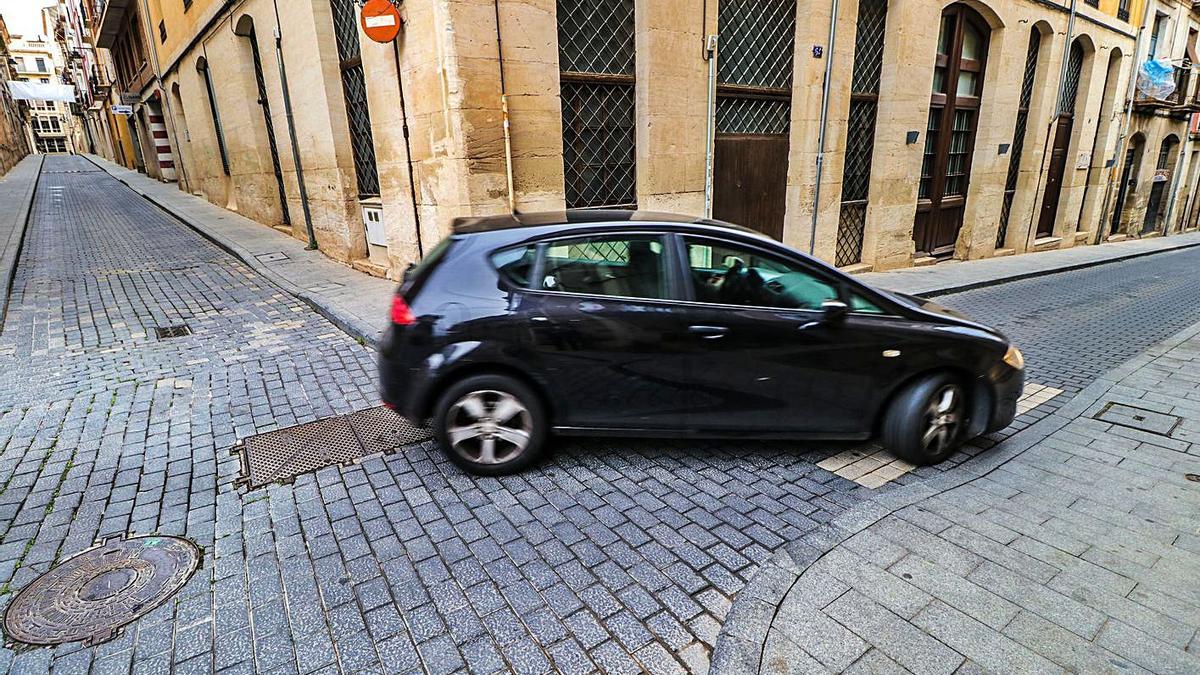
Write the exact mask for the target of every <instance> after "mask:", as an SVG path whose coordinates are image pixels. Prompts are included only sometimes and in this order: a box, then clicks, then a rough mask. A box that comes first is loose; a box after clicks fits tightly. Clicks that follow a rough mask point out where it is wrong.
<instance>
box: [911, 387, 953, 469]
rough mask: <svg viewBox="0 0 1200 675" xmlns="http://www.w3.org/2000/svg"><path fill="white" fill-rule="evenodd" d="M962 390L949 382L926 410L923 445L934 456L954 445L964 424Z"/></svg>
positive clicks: (932, 399)
mask: <svg viewBox="0 0 1200 675" xmlns="http://www.w3.org/2000/svg"><path fill="white" fill-rule="evenodd" d="M962 400H963V397H962V390H961V389H959V387H958V386H957V385H953V384H948V385H946V386H944V387H942V388H941V389H939V390H938V391H937V393H936V394H934V395H933V396H932V397H931V398H930V399H929V406H928V407H927V408H926V410H925V420H926V424H925V433H924V434H923V435H922V436H921V445H922V446H923V447H924V448H925V450H926V452H928V453H930V454H931V455H934V456H940V455H943V454H945V453H946V452H947V451H948V450H949V449H951V448H952V447H953V443H954V441H955V439H957V438H958V432H959V428H960V427H961V425H962V411H961V408H962Z"/></svg>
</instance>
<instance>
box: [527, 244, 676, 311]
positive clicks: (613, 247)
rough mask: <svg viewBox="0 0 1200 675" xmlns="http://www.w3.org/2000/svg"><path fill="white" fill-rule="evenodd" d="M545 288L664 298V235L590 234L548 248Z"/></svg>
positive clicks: (665, 279) (549, 289) (665, 269)
mask: <svg viewBox="0 0 1200 675" xmlns="http://www.w3.org/2000/svg"><path fill="white" fill-rule="evenodd" d="M545 266H546V269H545V276H544V277H542V288H543V289H545V290H548V291H559V292H562V293H581V294H586V295H604V296H618V297H626V298H653V299H665V298H667V297H668V293H667V256H666V250H665V248H664V247H663V243H662V240H661V238H659V237H655V236H637V237H589V238H583V239H571V240H565V241H557V242H554V243H553V244H551V245H550V246H549V247H548V248H547V250H546V265H545Z"/></svg>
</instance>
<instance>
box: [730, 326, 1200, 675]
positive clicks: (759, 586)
mask: <svg viewBox="0 0 1200 675" xmlns="http://www.w3.org/2000/svg"><path fill="white" fill-rule="evenodd" d="M1197 335H1200V323H1198V324H1194V325H1192V326H1189V327H1188V328H1185V329H1184V330H1182V331H1179V332H1178V333H1176V334H1175V335H1173V336H1171V337H1169V338H1167V339H1166V340H1163V341H1161V342H1159V343H1158V344H1156V345H1155V346H1153V347H1151V348H1150V349H1148V350H1146V351H1145V352H1144V353H1142V354H1139V355H1138V356H1136V357H1134V358H1133V359H1130V360H1129V361H1127V362H1126V363H1124V364H1122V365H1120V366H1117V367H1116V368H1113V369H1112V370H1110V371H1108V372H1107V373H1105V374H1104V375H1102V376H1100V377H1099V378H1097V379H1096V381H1095V382H1093V383H1092V384H1090V385H1088V386H1087V387H1086V388H1084V389H1083V390H1082V391H1080V392H1079V393H1078V394H1076V395H1075V396H1074V397H1073V398H1072V399H1071V400H1070V401H1068V402H1067V403H1066V404H1064V405H1063V406H1062V407H1061V408H1059V409H1058V410H1056V411H1055V412H1054V413H1052V414H1051V415H1049V416H1047V417H1045V418H1043V419H1042V420H1040V421H1038V422H1037V423H1035V424H1033V425H1031V426H1030V427H1029V428H1028V429H1025V430H1024V431H1021V432H1019V433H1017V434H1015V435H1013V436H1011V437H1009V438H1008V439H1007V440H1005V441H1004V442H1002V443H1000V444H998V445H996V446H995V447H994V448H992V449H991V450H989V451H988V452H985V453H982V454H980V455H977V456H975V457H974V458H972V459H970V460H968V461H966V462H964V463H963V464H962V465H960V466H959V467H958V468H956V469H955V470H954V471H953V472H946V473H944V474H941V475H939V476H935V477H933V478H930V479H927V480H924V481H921V482H919V483H913V484H910V485H907V486H904V487H900V488H897V489H895V490H891V491H887V492H884V493H882V494H880V495H879V496H878V497H875V498H873V499H870V500H867V501H864V502H862V503H860V504H858V505H856V506H854V507H852V508H851V509H849V510H848V511H846V512H844V513H842V514H841V515H839V516H837V517H835V518H834V519H833V520H831V521H830V522H829V523H828V524H826V525H825V526H824V527H823V528H822V529H820V530H818V531H816V532H814V533H812V534H810V535H808V536H806V537H804V538H803V539H800V540H797V541H794V542H791V543H789V544H785V545H784V546H783V547H782V548H779V549H777V550H776V551H775V552H774V553H773V554H772V555H771V557H770V558H768V559H767V561H766V562H764V563H763V565H762V566H761V567H760V568H759V569H758V571H757V572H755V574H754V576H753V577H751V578H750V580H749V582H748V583H747V584H746V586H745V588H743V589H742V590H741V592H740V593H739V594H738V596H737V597H736V598H735V599H734V601H733V605H732V606H731V607H730V610H729V614H728V616H727V617H726V619H725V624H724V625H723V626H722V628H721V631H720V633H719V634H718V636H717V641H716V644H715V646H714V647H713V655H712V667H711V670H710V673H712V675H726V674H728V675H735V674H736V675H744V674H745V673H758V672H761V665H762V660H763V653H764V650H765V647H766V641H767V633H768V631H769V629H770V627H771V624H772V622H773V619H774V618H775V615H776V613H777V612H778V610H779V607H780V605H781V604H782V603H783V600H784V598H785V597H786V596H787V594H788V592H789V591H790V590H791V589H792V587H793V586H794V585H795V584H796V582H797V581H798V580H799V579H800V576H801V575H802V574H804V572H805V570H807V569H808V568H809V567H811V566H812V565H813V564H815V563H816V562H817V561H818V560H820V559H821V558H822V557H823V556H825V555H826V554H827V553H829V552H830V551H832V550H833V549H835V548H837V547H838V546H839V545H840V544H842V542H844V541H846V540H847V539H849V538H850V537H852V536H853V535H855V534H858V533H859V532H861V531H863V530H865V529H867V528H868V527H870V526H871V525H873V524H875V523H876V522H878V521H880V520H882V519H883V518H885V517H887V516H889V515H891V514H893V513H895V512H896V511H899V510H901V509H903V508H905V507H907V506H912V505H914V504H917V503H919V502H921V501H923V500H925V499H927V498H929V497H933V496H935V495H938V494H941V493H944V492H947V491H949V490H953V489H954V488H957V487H961V486H962V485H965V484H967V483H970V482H972V481H974V480H976V479H977V478H981V477H983V476H986V475H988V474H989V473H991V472H992V471H994V470H996V469H997V468H999V467H1001V466H1003V465H1004V464H1006V463H1007V462H1009V461H1011V460H1012V459H1014V458H1016V457H1018V456H1020V455H1021V454H1022V453H1024V452H1025V451H1026V450H1028V449H1029V448H1031V447H1033V446H1035V445H1037V444H1038V443H1040V442H1041V441H1043V440H1044V439H1045V438H1046V437H1048V436H1050V435H1051V434H1053V433H1055V432H1056V431H1058V430H1059V429H1061V428H1063V427H1064V426H1066V425H1067V424H1068V423H1070V422H1071V421H1072V420H1074V419H1076V418H1077V417H1079V416H1081V415H1083V414H1084V412H1085V411H1087V409H1088V408H1090V407H1091V406H1092V405H1094V404H1095V403H1097V402H1098V401H1099V400H1100V399H1101V398H1102V397H1103V396H1104V395H1105V394H1107V393H1108V392H1109V391H1110V390H1111V389H1112V388H1113V387H1114V386H1116V385H1117V384H1118V383H1119V382H1120V381H1121V380H1123V379H1124V378H1126V377H1128V376H1129V375H1132V374H1133V373H1135V372H1137V371H1138V370H1139V369H1141V368H1143V367H1145V366H1146V365H1148V364H1150V363H1151V362H1153V361H1154V359H1155V358H1156V357H1157V356H1161V355H1163V354H1165V353H1166V352H1168V351H1170V350H1171V349H1173V348H1175V347H1177V346H1179V345H1180V344H1182V343H1184V342H1186V341H1188V340H1189V339H1192V338H1194V337H1196V336H1197Z"/></svg>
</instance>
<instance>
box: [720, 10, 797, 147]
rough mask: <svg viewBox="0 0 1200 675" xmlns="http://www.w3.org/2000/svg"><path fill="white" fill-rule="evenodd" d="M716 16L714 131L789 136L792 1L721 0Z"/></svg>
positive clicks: (794, 15)
mask: <svg viewBox="0 0 1200 675" xmlns="http://www.w3.org/2000/svg"><path fill="white" fill-rule="evenodd" d="M717 12H718V22H719V25H720V27H721V39H720V43H719V45H720V48H719V52H718V59H717V94H718V99H717V132H718V133H725V134H786V133H788V130H789V129H790V127H791V124H790V114H789V113H790V111H791V89H792V70H793V66H794V64H795V51H796V42H795V36H796V2H795V0H722V2H721V3H720V6H719V7H718V10H717Z"/></svg>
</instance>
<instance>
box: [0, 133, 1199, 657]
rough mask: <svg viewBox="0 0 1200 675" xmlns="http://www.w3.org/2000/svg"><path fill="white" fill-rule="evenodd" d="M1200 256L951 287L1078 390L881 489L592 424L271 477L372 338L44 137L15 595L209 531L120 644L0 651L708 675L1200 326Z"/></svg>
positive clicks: (7, 597)
mask: <svg viewBox="0 0 1200 675" xmlns="http://www.w3.org/2000/svg"><path fill="white" fill-rule="evenodd" d="M1197 269H1200V249H1189V250H1183V251H1178V252H1171V253H1162V254H1158V255H1155V256H1151V257H1147V258H1139V259H1134V260H1128V261H1123V262H1117V263H1112V264H1109V265H1104V266H1101V267H1094V268H1089V269H1084V270H1078V271H1074V272H1068V273H1063V274H1057V275H1051V276H1045V277H1039V278H1036V279H1028V280H1024V281H1017V282H1012V283H1009V284H1004V285H1001V286H994V287H989V288H983V289H978V290H974V291H969V292H965V293H960V294H956V295H951V296H946V297H944V298H940V299H939V302H942V303H944V304H946V305H948V306H951V307H954V308H957V309H960V310H962V311H964V312H966V313H968V314H970V315H972V316H973V317H975V318H978V319H980V320H981V321H985V322H988V323H991V324H994V325H996V326H997V327H998V328H1000V329H1001V330H1004V331H1005V332H1007V333H1008V334H1009V335H1010V337H1012V338H1013V339H1014V340H1015V341H1016V343H1017V344H1019V345H1020V346H1021V347H1022V348H1023V349H1024V350H1025V353H1026V356H1027V359H1028V361H1029V380H1030V382H1032V383H1036V384H1039V385H1045V386H1049V387H1053V388H1055V389H1061V390H1063V392H1065V393H1064V394H1062V395H1059V396H1058V397H1057V398H1054V399H1052V400H1050V401H1049V402H1048V403H1045V404H1043V405H1042V406H1040V407H1038V408H1036V409H1035V410H1033V411H1032V412H1030V413H1028V414H1026V415H1023V416H1022V417H1021V418H1019V419H1018V421H1017V423H1016V424H1015V425H1014V427H1013V428H1012V429H1010V430H1008V431H1006V432H1004V433H1002V434H1001V435H999V436H997V437H995V438H993V439H990V440H988V441H986V442H984V443H983V444H982V445H981V446H980V447H977V448H974V449H972V450H971V452H970V453H960V456H958V457H955V458H954V459H953V460H952V461H950V462H948V463H946V464H944V465H941V466H939V467H934V468H923V469H918V470H916V471H914V472H912V473H910V474H907V475H905V476H903V477H901V478H900V479H898V480H897V481H895V482H894V483H892V484H889V485H887V486H884V487H883V488H881V489H880V490H869V489H867V488H866V487H863V486H860V485H858V484H856V483H854V482H851V481H850V480H846V479H844V478H842V477H839V476H837V475H835V474H833V473H830V472H829V471H826V470H825V469H822V468H820V467H819V466H818V463H820V462H822V461H823V460H826V459H828V458H830V457H831V456H834V455H836V454H838V453H841V452H844V451H846V450H847V449H848V446H846V445H844V444H842V445H839V444H818V445H801V444H796V443H748V442H747V443H730V442H706V443H699V444H696V443H693V444H684V443H680V442H661V441H654V442H651V441H628V440H582V441H576V440H572V441H569V442H564V443H561V444H559V445H558V446H557V447H556V452H555V454H554V456H553V457H552V459H550V460H548V461H547V462H546V463H544V464H543V465H541V466H539V467H536V468H535V469H534V470H532V471H529V472H527V473H525V474H522V475H519V476H514V477H508V478H502V479H480V478H473V477H469V476H466V475H464V474H463V473H461V472H460V471H458V470H457V469H455V468H454V467H453V466H452V465H450V464H449V463H448V462H446V461H445V460H444V459H443V458H442V456H441V454H440V451H438V450H437V448H436V447H434V446H433V445H432V444H431V443H426V444H421V445H416V446H410V447H406V448H402V449H399V450H398V451H397V452H395V453H393V454H388V455H384V456H374V457H371V458H368V459H367V460H365V461H363V462H362V463H360V464H356V465H351V466H344V467H343V466H337V467H328V468H325V469H322V470H320V471H318V472H316V473H315V474H307V475H302V476H299V477H298V478H297V479H296V480H295V482H294V483H293V484H286V485H274V486H270V487H267V488H263V489H259V490H253V491H245V490H244V489H243V490H239V489H238V488H236V487H235V481H236V480H237V478H238V476H239V462H238V459H237V457H236V456H234V455H233V454H231V452H230V450H231V448H232V447H233V446H234V445H235V444H236V443H237V442H238V441H239V440H241V439H244V438H246V437H248V436H252V435H255V434H259V433H264V432H268V431H272V430H276V429H280V428H284V427H289V426H292V425H296V424H299V423H304V422H310V421H314V420H318V419H322V418H326V417H329V416H332V415H339V414H344V413H349V412H353V411H357V410H363V409H366V408H370V407H373V406H376V405H378V401H377V395H376V387H375V383H374V381H375V375H374V370H375V365H374V361H373V355H372V353H371V351H370V350H369V349H368V348H367V347H364V346H363V345H361V344H360V343H359V342H358V341H357V340H355V339H354V338H352V337H350V336H349V335H347V334H346V333H343V332H342V331H341V330H339V329H338V328H337V327H335V326H334V325H333V324H332V323H330V322H329V321H327V320H326V319H324V318H322V317H321V316H320V315H318V314H317V313H315V312H314V311H313V310H312V308H311V307H309V306H308V305H307V304H305V303H303V302H301V301H300V300H298V299H296V298H295V297H293V296H292V295H290V294H288V293H287V292H285V291H284V290H282V289H281V288H279V287H277V286H275V285H273V284H272V283H271V282H270V281H268V280H266V279H265V278H263V277H262V276H260V275H259V274H258V273H256V272H254V271H253V270H252V269H250V267H248V266H247V265H245V264H243V263H242V262H240V261H239V260H237V259H236V258H234V257H232V256H230V255H229V254H227V253H225V252H224V251H222V250H221V249H220V248H218V247H216V246H215V245H213V244H212V243H210V242H209V241H207V240H206V239H204V238H202V237H201V236H199V235H198V234H196V233H195V232H193V231H192V230H191V229H189V228H188V227H186V226H185V225H184V224H182V223H181V222H179V221H177V220H175V219H173V218H171V217H170V216H168V215H167V214H165V213H164V212H163V211H161V210H159V209H158V208H157V207H155V206H154V205H152V204H151V203H150V202H148V201H146V200H144V199H142V198H141V197H139V196H138V195H136V194H135V193H134V192H132V191H131V190H129V189H127V188H126V187H125V186H123V185H122V184H121V183H120V182H118V181H117V180H115V179H114V178H112V177H111V176H110V175H109V174H107V173H105V172H103V171H100V170H99V169H98V168H97V167H96V165H94V164H92V163H91V162H89V161H87V160H85V159H83V158H80V157H65V156H51V157H48V158H47V159H46V162H45V165H44V169H43V175H42V178H41V182H40V184H39V187H38V191H37V196H36V201H35V203H34V208H33V214H32V217H31V220H30V224H29V230H28V233H27V235H26V237H25V242H24V248H23V250H22V253H21V257H20V261H19V265H18V268H17V273H16V277H15V281H14V283H13V289H12V295H11V298H10V299H9V301H8V312H7V315H6V318H5V322H4V325H3V332H2V333H0V373H3V380H2V382H0V584H3V586H2V587H0V605H7V603H8V602H9V601H11V599H12V597H13V594H14V593H15V592H17V591H19V590H20V589H21V588H22V587H24V586H25V585H27V584H28V583H29V582H30V581H31V580H32V579H33V578H35V577H36V576H38V575H39V574H41V573H44V572H46V571H47V570H48V569H49V568H50V567H51V566H52V565H53V564H54V563H55V561H57V560H61V559H63V558H66V557H68V556H70V555H72V554H74V553H76V552H78V551H81V550H83V549H86V548H88V547H90V546H92V545H93V543H95V542H97V541H100V540H103V539H106V538H108V537H112V536H118V535H126V534H161V535H179V536H184V537H187V538H189V539H191V540H193V541H194V542H196V543H197V544H198V545H199V546H200V547H201V548H202V549H203V551H204V563H203V567H202V568H201V570H200V571H199V572H197V574H196V575H195V576H194V577H193V578H192V580H191V582H190V583H189V584H188V585H187V587H186V588H185V589H184V591H182V592H181V593H180V594H179V595H178V596H176V598H174V599H172V600H171V601H169V602H168V603H167V604H165V605H163V606H161V607H159V608H158V609H157V610H155V611H153V612H151V613H150V614H149V615H147V616H146V617H144V618H142V619H140V620H138V621H137V622H136V623H134V624H131V625H130V626H128V627H127V628H126V630H125V631H124V632H123V633H122V634H121V635H120V636H119V637H117V638H116V639H114V640H112V641H110V642H107V643H104V644H101V645H99V646H96V647H82V646H81V645H79V644H69V645H64V646H60V647H55V648H38V649H28V648H21V649H3V650H0V670H9V671H10V672H28V673H40V672H46V671H47V670H48V669H51V668H53V669H54V670H55V671H56V672H65V673H87V672H91V673H107V672H127V671H130V670H133V671H134V672H145V673H160V672H167V671H174V672H181V673H184V672H186V673H205V672H222V673H234V672H279V673H284V672H301V673H310V672H404V671H415V672H420V671H425V672H435V673H442V672H453V671H457V670H462V669H469V670H470V671H472V672H495V671H516V672H522V673H525V672H528V673H541V672H549V671H551V670H557V671H562V672H568V673H573V672H591V671H595V670H597V669H599V670H603V671H606V672H638V671H643V670H645V671H649V672H654V673H670V672H684V671H703V670H705V669H706V668H707V667H708V664H709V659H710V657H711V654H712V647H713V645H714V643H715V641H716V639H717V636H718V633H719V631H720V630H721V627H722V625H723V624H724V623H725V620H726V617H727V613H728V612H729V609H730V606H731V603H732V602H733V601H734V600H735V599H736V598H737V596H738V594H739V591H741V590H742V589H743V587H744V586H745V585H746V583H747V582H748V581H749V580H750V578H751V577H752V575H753V574H754V573H755V571H756V570H758V568H759V566H760V565H761V564H762V563H764V562H765V561H766V560H767V559H768V558H770V556H771V555H772V553H773V552H775V551H777V550H778V549H780V548H781V547H782V546H784V545H785V544H788V543H790V542H793V541H796V540H798V539H801V538H802V537H803V536H805V535H806V534H809V533H812V532H814V531H817V530H818V529H819V528H820V527H821V526H822V525H823V524H825V523H828V522H829V521H830V520H832V519H834V518H835V517H837V516H838V515H840V514H843V513H845V512H846V511H847V510H848V509H851V508H853V507H855V506H856V505H858V504H860V503H862V502H863V501H864V500H865V499H868V498H870V497H873V496H874V495H878V494H881V493H886V492H888V491H889V490H894V489H897V488H898V487H903V486H906V485H913V484H915V483H918V482H920V481H923V480H927V479H930V478H932V477H937V476H941V475H944V474H946V473H948V472H953V471H955V470H956V467H958V466H960V465H961V463H962V462H963V461H964V460H966V459H967V457H968V455H969V454H976V453H979V452H981V451H983V450H984V448H985V447H986V446H990V445H992V444H993V443H995V442H996V441H998V440H1000V439H1002V438H1007V437H1009V436H1011V434H1012V433H1013V432H1014V431H1019V430H1021V429H1024V428H1026V427H1028V426H1029V425H1030V424H1033V423H1035V422H1036V421H1037V420H1040V419H1043V418H1045V417H1046V416H1047V415H1048V414H1050V413H1051V412H1053V411H1054V410H1056V409H1058V408H1059V407H1060V406H1062V405H1064V404H1065V403H1066V402H1067V401H1068V400H1069V399H1070V398H1071V396H1072V395H1073V394H1075V393H1078V392H1079V391H1081V390H1083V389H1084V388H1085V387H1087V386H1088V385H1089V384H1091V383H1092V382H1093V381H1095V380H1096V379H1097V378H1098V377H1099V376H1101V375H1102V374H1103V373H1105V372H1107V371H1109V370H1110V369H1111V368H1113V367H1116V366H1118V365H1120V364H1122V363H1124V362H1126V361H1127V360H1129V359H1130V358H1132V357H1134V356H1136V355H1137V354H1140V353H1141V352H1143V351H1145V350H1146V349H1147V348H1149V347H1150V346H1152V345H1154V344H1155V343H1157V342H1158V341H1160V340H1162V339H1163V338H1165V337H1167V336H1169V335H1172V334H1174V333H1176V332H1178V331H1180V330H1182V329H1183V328H1185V327H1187V326H1189V325H1192V324H1195V323H1196V322H1200V293H1198V292H1197V288H1196V280H1195V273H1194V271H1195V270H1197ZM385 311H386V308H384V307H380V312H385ZM179 326H186V327H187V329H188V330H187V331H186V333H187V334H185V335H182V336H179V337H162V338H160V337H159V336H158V335H157V334H156V329H162V328H171V327H179ZM848 602H849V601H847V603H848ZM843 604H846V603H843ZM852 609H853V608H852V607H851V608H847V611H850V610H852ZM934 618H936V617H934ZM930 620H931V621H932V620H933V619H930ZM1114 639H1116V638H1114Z"/></svg>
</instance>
